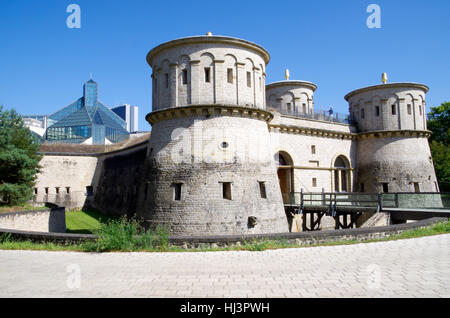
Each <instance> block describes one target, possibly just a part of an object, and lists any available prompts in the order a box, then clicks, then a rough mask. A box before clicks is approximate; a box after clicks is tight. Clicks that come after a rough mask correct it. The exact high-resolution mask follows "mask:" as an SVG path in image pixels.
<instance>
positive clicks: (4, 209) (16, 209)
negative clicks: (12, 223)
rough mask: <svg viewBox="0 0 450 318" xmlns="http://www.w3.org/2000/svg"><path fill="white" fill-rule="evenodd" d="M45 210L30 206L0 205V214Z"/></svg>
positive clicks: (40, 207) (42, 207)
mask: <svg viewBox="0 0 450 318" xmlns="http://www.w3.org/2000/svg"><path fill="white" fill-rule="evenodd" d="M42 209H45V206H39V207H34V206H32V205H30V204H24V205H18V206H9V205H6V204H0V213H2V212H3V213H7V212H21V211H34V210H42Z"/></svg>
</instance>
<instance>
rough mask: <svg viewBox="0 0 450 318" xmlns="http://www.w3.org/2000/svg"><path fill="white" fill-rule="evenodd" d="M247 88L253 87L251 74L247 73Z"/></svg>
mask: <svg viewBox="0 0 450 318" xmlns="http://www.w3.org/2000/svg"><path fill="white" fill-rule="evenodd" d="M247 87H252V76H251V73H250V72H247Z"/></svg>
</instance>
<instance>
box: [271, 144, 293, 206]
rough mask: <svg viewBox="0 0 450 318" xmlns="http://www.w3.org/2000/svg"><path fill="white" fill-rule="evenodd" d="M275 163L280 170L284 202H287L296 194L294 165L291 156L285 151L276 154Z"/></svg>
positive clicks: (279, 177)
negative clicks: (291, 195) (293, 193)
mask: <svg viewBox="0 0 450 318" xmlns="http://www.w3.org/2000/svg"><path fill="white" fill-rule="evenodd" d="M275 163H276V165H277V169H278V181H279V183H280V190H281V194H282V195H283V200H286V199H288V198H289V194H290V193H291V192H294V164H293V161H292V158H291V156H290V155H289V154H288V153H286V152H283V151H280V152H277V153H276V154H275Z"/></svg>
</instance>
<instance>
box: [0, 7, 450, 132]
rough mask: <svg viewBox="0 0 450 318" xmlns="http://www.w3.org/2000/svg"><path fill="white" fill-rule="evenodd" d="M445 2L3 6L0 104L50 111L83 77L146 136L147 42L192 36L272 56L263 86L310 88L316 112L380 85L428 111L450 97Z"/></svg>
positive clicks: (77, 91) (449, 23) (75, 91)
mask: <svg viewBox="0 0 450 318" xmlns="http://www.w3.org/2000/svg"><path fill="white" fill-rule="evenodd" d="M71 3H75V4H78V5H79V6H80V7H81V29H69V28H68V27H67V26H66V19H67V17H68V16H69V13H66V8H67V6H68V5H69V4H71ZM371 3H375V4H378V5H379V6H380V8H381V29H369V28H368V27H367V25H366V20H367V17H368V16H369V15H370V13H367V12H366V8H367V6H368V5H369V4H371ZM449 14H450V1H447V0H441V1H435V0H428V1H413V0H408V1H400V0H396V1H392V0H391V1H379V0H371V1H356V0H355V1H351V0H347V1H324V0H323V1H321V0H318V1H301V0H294V1H284V0H279V1H267V0H257V1H256V0H254V1H253V0H240V1H235V0H226V1H216V0H210V1H204V0H192V1H178V0H173V1H153V0H147V1H143V0H142V1H141V0H128V1H125V0H70V1H64V0H42V1H31V0H30V1H25V0H14V1H12V0H9V1H7V0H2V1H1V2H0V41H1V50H0V105H2V104H3V105H5V107H6V108H8V109H9V108H15V109H16V110H17V111H18V112H19V113H21V114H49V113H53V112H55V111H57V110H58V109H60V108H61V107H63V106H65V105H67V104H69V103H70V102H72V101H74V100H75V99H77V98H79V97H80V96H81V95H82V85H83V83H84V82H85V81H87V80H88V79H89V74H90V73H92V74H93V79H94V80H95V81H97V82H98V83H99V99H100V100H101V101H102V102H104V103H105V104H106V105H107V106H109V107H113V106H116V105H119V104H121V103H129V104H132V105H137V106H139V111H140V118H139V126H140V127H139V128H140V130H149V129H150V126H149V124H147V123H146V122H145V119H144V117H145V114H147V113H148V112H150V111H151V79H150V74H151V69H150V67H149V66H148V65H147V63H146V61H145V56H146V54H147V53H148V51H149V50H150V49H152V48H153V47H155V46H156V45H158V44H160V43H163V42H166V41H169V40H172V39H176V38H180V37H185V36H191V35H204V34H206V32H208V31H211V32H212V33H213V34H215V35H225V36H232V37H238V38H243V39H246V40H249V41H252V42H255V43H258V44H260V45H262V46H263V47H264V48H266V49H267V50H268V51H269V53H270V54H271V61H270V63H269V64H268V67H267V83H271V82H275V81H279V80H283V79H284V70H285V69H286V68H289V70H290V74H291V79H298V80H307V81H311V82H314V83H315V84H316V85H317V86H318V89H317V91H316V94H315V106H316V108H317V109H318V108H322V109H327V108H328V107H329V106H330V105H333V106H334V107H335V110H336V111H338V112H344V113H346V112H347V111H348V105H347V103H346V102H345V100H344V96H345V94H347V93H348V92H350V91H352V90H354V89H357V88H360V87H363V86H369V85H375V84H379V83H380V77H381V73H382V72H387V73H388V76H389V81H390V82H419V83H423V84H426V85H428V86H429V87H430V92H429V93H428V95H427V106H428V107H430V106H437V105H440V104H441V103H442V102H443V101H446V100H447V101H448V100H450V76H449V71H450V19H449V18H448V17H449Z"/></svg>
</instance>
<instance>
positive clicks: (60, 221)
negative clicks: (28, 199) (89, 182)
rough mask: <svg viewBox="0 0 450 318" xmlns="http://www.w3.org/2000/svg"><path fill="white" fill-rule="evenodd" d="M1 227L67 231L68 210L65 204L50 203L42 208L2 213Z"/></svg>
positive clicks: (38, 230)
mask: <svg viewBox="0 0 450 318" xmlns="http://www.w3.org/2000/svg"><path fill="white" fill-rule="evenodd" d="M0 229H9V230H19V231H30V232H55V233H65V232H66V210H65V207H63V206H58V205H54V204H48V205H47V208H44V209H40V210H33V211H21V212H8V213H0ZM0 232H1V230H0Z"/></svg>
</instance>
